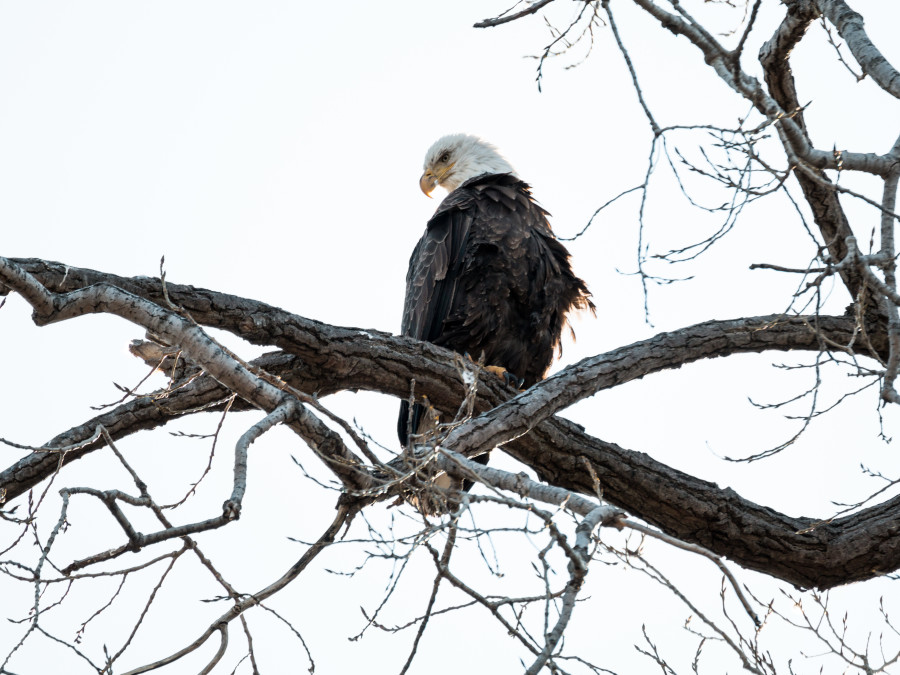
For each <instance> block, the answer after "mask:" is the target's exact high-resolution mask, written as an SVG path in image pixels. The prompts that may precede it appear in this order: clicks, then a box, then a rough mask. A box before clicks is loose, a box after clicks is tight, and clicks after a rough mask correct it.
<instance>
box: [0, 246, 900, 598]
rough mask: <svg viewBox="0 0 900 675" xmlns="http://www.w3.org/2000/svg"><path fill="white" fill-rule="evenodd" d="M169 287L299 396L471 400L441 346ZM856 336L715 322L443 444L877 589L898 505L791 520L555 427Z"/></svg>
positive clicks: (670, 529)
mask: <svg viewBox="0 0 900 675" xmlns="http://www.w3.org/2000/svg"><path fill="white" fill-rule="evenodd" d="M20 262H21V264H22V265H23V267H25V268H26V269H28V271H29V272H30V273H32V274H33V275H35V276H36V277H37V278H38V279H40V280H41V282H42V283H45V284H47V286H48V287H49V288H51V289H53V290H55V291H72V290H76V289H78V288H82V287H84V286H85V285H89V284H92V283H98V282H100V281H103V282H105V283H113V282H115V283H117V284H121V285H122V286H124V287H126V288H127V289H128V290H129V291H130V292H132V293H135V294H137V295H140V296H142V297H145V298H147V299H152V300H155V301H160V300H161V284H160V282H159V280H155V279H146V278H138V279H122V278H116V277H113V276H111V275H105V274H102V273H99V272H94V271H92V270H81V269H73V268H66V267H65V266H62V265H59V264H57V263H44V262H42V261H35V260H29V261H20ZM167 289H168V294H169V297H170V298H171V299H172V300H173V301H174V302H176V303H177V304H179V305H181V306H182V307H184V308H185V309H188V310H189V312H190V314H191V315H192V317H193V318H194V319H195V320H196V321H198V322H199V323H201V324H205V325H211V326H216V327H219V328H224V329H226V330H231V331H232V332H235V333H236V334H238V335H241V336H242V337H244V338H245V339H248V340H250V341H252V342H255V343H257V344H270V345H277V346H280V347H282V348H283V349H284V350H285V352H289V353H284V352H279V353H274V354H269V355H266V356H263V357H261V358H260V359H258V360H257V361H256V362H254V364H253V365H255V366H258V367H260V368H263V369H265V370H266V371H267V372H270V373H272V374H273V375H277V376H279V377H281V378H282V379H284V380H285V381H286V382H287V383H288V384H290V385H291V386H293V387H296V388H297V389H300V390H302V391H305V392H308V393H316V394H318V395H319V396H325V395H327V394H330V393H333V392H336V391H340V390H343V389H367V390H373V391H381V392H384V393H387V394H391V395H394V396H398V397H403V396H406V395H408V388H409V381H410V379H411V378H413V377H415V379H416V389H417V391H418V392H419V393H422V394H425V395H427V396H428V398H429V400H430V401H431V402H432V403H433V404H434V405H435V406H436V407H437V408H438V409H440V410H443V411H446V412H454V411H455V410H456V408H457V406H458V405H459V401H460V399H461V397H462V395H463V391H464V390H463V386H462V384H461V383H459V378H458V374H457V371H456V368H455V366H454V365H453V358H452V354H451V353H450V352H447V351H446V350H443V349H440V348H438V347H435V346H433V345H430V344H427V343H419V342H416V341H413V340H410V339H407V338H402V337H395V336H392V335H388V334H385V333H381V332H378V331H373V330H362V329H358V328H341V327H335V326H329V325H326V324H322V323H319V322H316V321H311V320H309V319H305V318H303V317H299V316H296V315H293V314H290V313H288V312H285V311H283V310H280V309H277V308H274V307H270V306H267V305H265V304H263V303H258V302H255V301H252V300H248V299H244V298H239V297H235V296H230V295H226V294H222V293H216V292H214V291H209V290H205V289H195V288H192V287H189V286H179V285H174V284H168V285H167ZM854 329H855V326H854V322H853V320H852V319H850V318H847V317H785V316H780V315H772V316H766V317H754V318H746V319H738V320H733V321H710V322H706V323H703V324H698V325H695V326H690V327H687V328H684V329H681V330H678V331H673V332H670V333H662V334H660V335H657V336H655V337H653V338H651V339H649V340H644V341H641V342H638V343H635V344H632V345H628V346H626V347H622V348H619V349H616V350H613V351H611V352H608V353H606V354H602V355H598V356H595V357H591V358H588V359H585V360H583V361H582V362H580V363H578V364H575V365H573V366H570V367H569V368H567V369H565V370H564V371H562V372H560V373H559V374H557V375H555V376H554V377H552V378H549V379H548V380H545V381H544V382H542V383H539V384H538V385H536V386H535V387H532V388H531V389H529V390H528V391H526V392H523V393H522V394H519V395H516V396H514V397H513V398H511V399H509V397H510V396H511V395H513V394H514V392H513V391H511V390H508V389H505V388H504V387H503V386H502V385H501V383H500V382H499V381H495V380H494V379H490V378H489V379H486V380H485V381H483V382H481V383H480V385H479V386H480V389H479V398H478V412H486V414H483V415H480V416H478V417H475V418H474V419H472V420H470V421H468V422H466V423H465V424H464V425H462V426H461V427H459V428H458V429H457V430H456V431H455V432H454V433H453V434H452V435H451V436H450V437H448V438H447V440H446V445H447V447H450V448H451V449H453V450H457V451H460V452H462V453H463V454H469V455H472V454H478V453H480V452H483V451H486V450H490V449H491V448H492V447H493V446H494V445H496V444H498V443H502V444H503V450H504V451H505V452H507V453H509V454H510V455H511V456H513V457H515V458H516V459H518V460H520V461H522V462H523V463H525V464H526V465H528V466H529V467H531V468H533V469H534V470H535V471H536V472H537V473H538V475H539V476H540V477H541V478H542V479H543V480H545V481H547V482H548V483H551V484H553V485H557V486H560V487H564V488H567V489H571V490H575V491H578V492H582V493H584V494H588V495H590V494H593V489H594V486H593V481H592V477H591V472H590V470H588V468H587V464H589V465H590V466H591V469H592V470H593V471H594V473H595V474H596V475H597V476H599V478H600V480H601V486H602V488H603V493H604V498H605V499H607V500H608V501H609V502H610V503H612V504H615V505H617V506H620V507H622V508H624V509H625V510H627V511H629V512H630V513H632V514H633V515H635V516H637V517H640V518H642V519H644V520H646V521H647V522H649V523H651V524H653V525H656V526H658V527H659V528H660V529H662V530H663V531H665V532H666V533H668V534H671V535H673V536H675V537H678V538H679V539H683V540H685V541H688V542H694V543H699V544H701V545H703V546H705V547H707V548H709V549H710V550H713V551H715V552H716V553H718V554H721V555H724V556H727V557H729V558H731V559H732V560H734V561H735V562H738V563H740V564H741V565H743V566H745V567H748V568H751V569H756V570H759V571H762V572H765V573H767V574H771V575H773V576H776V577H779V578H781V579H784V580H786V581H789V582H790V583H793V584H795V585H797V586H803V587H812V586H817V587H820V588H827V587H831V586H835V585H839V584H843V583H849V582H851V581H857V580H861V579H866V578H870V577H872V576H876V575H878V574H883V573H885V572H888V571H891V570H894V569H897V568H898V567H900V547H896V546H894V545H892V541H893V540H894V538H895V535H896V528H897V526H896V525H895V521H896V513H897V512H898V509H900V499H895V500H891V501H889V502H885V503H884V504H881V505H878V506H875V507H872V508H869V509H866V510H864V511H861V512H860V513H857V514H854V515H852V516H847V517H844V518H840V519H837V520H835V521H832V522H829V523H827V524H817V521H816V520H815V519H812V518H793V517H788V516H786V515H784V514H781V513H778V512H777V511H775V510H773V509H770V508H768V507H765V506H761V505H758V504H754V503H752V502H750V501H748V500H746V499H743V498H742V497H740V495H738V494H736V493H735V492H733V491H732V490H730V489H724V490H723V489H721V488H719V487H718V486H716V485H715V484H713V483H709V482H707V481H702V480H699V479H697V478H694V477H693V476H690V475H688V474H685V473H682V472H680V471H677V470H675V469H672V468H671V467H668V466H666V465H665V464H662V463H660V462H657V461H656V460H654V459H652V458H651V457H650V456H648V455H646V454H644V453H641V452H635V451H632V450H626V449H624V448H621V447H619V446H617V445H615V444H612V443H608V442H605V441H603V440H600V439H597V438H593V437H591V436H590V435H588V434H586V433H585V432H584V430H583V429H580V428H579V427H578V426H577V425H574V424H572V423H570V422H567V421H565V420H561V419H559V418H555V417H552V415H553V413H554V412H556V411H559V410H561V409H563V408H565V407H566V406H568V405H570V404H571V403H573V402H574V401H576V400H580V399H581V398H584V397H585V396H590V395H591V394H593V393H595V392H597V391H600V390H602V389H607V388H610V387H614V386H617V385H618V384H621V383H623V382H628V381H631V380H634V379H638V378H641V377H644V376H645V375H649V374H652V373H654V372H659V371H661V370H666V369H671V368H679V367H681V366H683V365H686V364H689V363H691V362H693V361H697V360H700V359H706V358H716V357H724V356H728V355H730V354H736V353H758V352H763V351H786V350H811V351H817V350H820V349H823V348H824V345H825V343H826V342H827V343H828V344H830V345H833V346H838V347H839V346H840V345H846V344H848V343H849V342H850V340H851V339H852V338H853V335H854ZM871 334H872V335H875V336H877V338H878V339H877V340H875V341H874V342H873V345H872V346H873V349H875V350H877V351H879V352H883V350H884V349H885V341H884V336H883V333H878V332H877V331H875V330H874V329H873V330H872V332H871ZM229 395H230V392H229V391H228V390H226V389H225V388H224V387H222V386H221V385H219V384H217V383H216V382H215V381H214V380H212V378H209V377H207V376H203V377H200V378H198V379H197V380H196V381H194V382H193V383H191V384H190V385H188V386H186V387H184V388H183V389H180V390H178V391H176V392H175V393H173V394H171V395H169V396H168V397H167V398H166V399H165V401H164V403H163V405H160V404H159V403H158V402H156V401H152V400H150V399H138V400H135V401H131V402H129V403H126V404H123V405H121V406H120V407H119V408H117V409H115V410H112V411H110V412H107V413H104V414H103V415H99V416H97V417H96V418H94V419H93V420H90V421H88V422H86V423H85V424H83V425H80V426H79V427H76V428H73V429H70V430H69V431H67V432H65V433H63V434H60V435H59V436H57V437H56V438H54V439H52V440H51V441H50V442H48V443H47V445H48V446H49V447H54V446H60V445H70V444H74V443H78V442H83V441H85V440H86V439H89V438H90V437H91V435H92V434H93V433H94V430H95V429H96V425H97V424H98V423H102V424H103V425H104V426H105V427H106V428H107V429H108V430H109V431H110V434H111V435H112V437H113V438H121V437H124V436H127V435H129V434H131V433H135V432H137V431H140V430H144V429H150V428H153V427H157V426H160V425H163V424H165V423H166V422H167V421H169V420H170V419H171V418H172V416H173V415H177V414H182V413H184V412H189V411H194V410H196V409H198V408H200V407H204V406H210V405H213V404H215V403H216V402H219V401H222V400H224V399H225V398H226V397H227V396H229ZM504 401H505V402H504ZM237 407H238V409H240V408H242V407H249V404H239V405H238V406H237ZM523 420H528V422H527V423H525V422H523ZM530 427H531V428H530ZM529 428H530V431H529ZM525 432H528V433H525ZM511 439H515V440H511ZM99 447H102V443H100V442H96V443H94V444H91V445H87V446H85V447H84V448H82V449H79V450H77V451H73V452H70V453H67V454H66V455H65V456H63V457H62V461H63V463H67V462H69V461H74V460H75V459H78V458H79V457H81V456H83V455H84V454H85V453H87V452H90V451H92V450H94V449H97V448H99ZM59 461H60V458H59V456H58V455H55V454H48V453H35V454H32V455H30V456H28V457H26V458H24V459H23V460H21V461H20V462H18V463H17V464H16V465H14V466H12V467H10V468H8V469H7V470H6V471H4V472H3V473H2V474H0V488H5V489H6V490H7V496H8V498H9V499H12V498H14V497H15V496H18V495H20V494H22V493H23V492H24V491H25V490H27V489H28V488H29V487H31V486H34V485H36V484H37V483H38V482H40V481H41V480H43V479H45V478H47V477H48V476H50V475H52V473H53V472H54V471H55V470H56V469H57V467H58V465H59Z"/></svg>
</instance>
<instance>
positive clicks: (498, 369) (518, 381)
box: [484, 366, 524, 389]
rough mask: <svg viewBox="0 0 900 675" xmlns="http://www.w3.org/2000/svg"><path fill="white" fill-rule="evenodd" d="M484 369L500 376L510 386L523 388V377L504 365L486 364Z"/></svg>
mask: <svg viewBox="0 0 900 675" xmlns="http://www.w3.org/2000/svg"><path fill="white" fill-rule="evenodd" d="M484 369H485V370H487V371H489V372H491V373H493V374H494V375H496V376H497V377H499V378H500V379H501V380H503V381H504V382H505V383H506V384H507V385H509V386H510V387H514V388H515V389H521V388H522V384H523V383H524V380H522V378H521V377H516V376H515V375H513V374H512V373H511V372H509V371H508V370H507V369H506V368H504V367H503V366H485V367H484Z"/></svg>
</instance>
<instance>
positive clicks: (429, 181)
mask: <svg viewBox="0 0 900 675" xmlns="http://www.w3.org/2000/svg"><path fill="white" fill-rule="evenodd" d="M435 185H437V177H436V176H435V175H434V174H433V173H431V171H426V172H425V173H423V174H422V177H421V178H420V179H419V187H420V188H422V192H424V193H425V196H426V197H431V193H432V191H433V190H434V186H435Z"/></svg>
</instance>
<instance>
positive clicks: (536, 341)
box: [397, 134, 594, 461]
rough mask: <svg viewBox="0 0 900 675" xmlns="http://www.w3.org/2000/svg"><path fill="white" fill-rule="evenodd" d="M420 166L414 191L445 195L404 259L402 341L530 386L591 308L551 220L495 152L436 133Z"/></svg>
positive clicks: (406, 420) (407, 422) (401, 431)
mask: <svg viewBox="0 0 900 675" xmlns="http://www.w3.org/2000/svg"><path fill="white" fill-rule="evenodd" d="M424 168H425V171H424V173H423V174H422V177H421V178H420V179H419V186H420V187H421V188H422V191H423V192H424V193H425V194H426V195H428V196H431V192H432V190H434V188H435V186H440V187H443V188H445V189H446V190H447V191H448V192H449V194H448V195H447V197H446V198H445V199H444V200H443V201H442V202H441V204H440V205H439V206H438V208H437V211H435V214H434V215H433V216H432V217H431V220H429V221H428V224H427V226H426V228H425V233H424V234H423V235H422V238H421V239H420V240H419V243H418V244H417V245H416V248H415V250H414V251H413V253H412V257H411V258H410V261H409V271H408V273H407V276H406V301H405V303H404V306H403V325H402V332H403V335H408V336H410V337H414V338H417V339H419V340H426V341H428V342H433V343H434V344H436V345H441V346H444V347H448V348H449V349H452V350H454V351H456V352H459V353H460V354H468V355H470V356H471V358H473V359H479V358H481V357H482V356H483V358H484V363H485V364H486V365H488V366H498V367H502V368H504V369H506V370H507V371H508V372H509V373H511V374H512V375H513V376H514V377H515V378H517V379H519V380H520V381H521V382H522V383H523V384H524V386H525V387H530V386H531V385H533V384H534V383H535V382H537V381H539V380H541V379H542V378H543V377H544V374H545V373H546V372H547V369H548V368H549V367H550V363H551V361H552V360H553V354H554V351H556V349H557V348H558V347H559V339H560V335H561V334H562V331H563V327H564V326H565V325H566V323H567V322H566V316H567V314H568V313H569V312H570V311H571V310H573V309H590V310H591V311H592V312H593V311H594V305H593V303H592V302H591V301H590V293H588V290H587V286H585V283H584V282H583V281H582V280H581V279H579V278H578V277H576V276H575V275H574V274H573V273H572V267H571V265H570V264H569V253H568V251H566V249H565V247H564V246H563V245H562V244H560V243H559V241H557V240H556V237H554V236H553V232H552V231H551V229H550V224H549V223H548V222H547V216H548V215H549V214H548V213H547V211H545V210H544V209H543V208H541V207H540V206H539V205H538V204H537V203H536V202H535V201H534V199H533V198H532V196H531V188H530V187H529V185H528V184H527V183H525V182H523V181H522V180H520V179H519V177H518V176H517V175H516V172H515V171H514V170H513V168H512V166H510V164H509V163H508V162H507V161H506V160H505V159H504V158H503V157H502V156H501V155H500V153H499V152H498V151H497V149H496V148H495V147H494V146H493V145H491V144H490V143H487V142H485V141H483V140H481V139H480V138H478V137H476V136H469V135H466V134H453V135H450V136H444V137H443V138H440V139H439V140H438V141H437V142H435V143H434V145H432V146H431V148H429V150H428V152H427V153H426V155H425V167H424ZM409 412H410V411H409V403H408V402H407V401H403V402H402V403H401V406H400V418H399V420H398V424H397V431H398V435H399V437H400V442H401V443H402V444H403V445H404V446H405V445H407V443H408V441H409V438H408V432H409V430H412V431H413V432H417V431H418V430H419V422H420V421H421V419H422V414H423V410H422V406H421V405H418V404H417V405H415V406H414V409H413V414H412V416H411V417H410V414H409ZM485 461H486V458H485Z"/></svg>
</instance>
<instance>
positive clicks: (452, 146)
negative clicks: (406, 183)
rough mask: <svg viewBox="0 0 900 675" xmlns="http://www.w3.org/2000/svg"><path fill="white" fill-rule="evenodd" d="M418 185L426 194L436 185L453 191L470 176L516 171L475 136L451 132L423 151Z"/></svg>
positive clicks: (487, 144)
mask: <svg viewBox="0 0 900 675" xmlns="http://www.w3.org/2000/svg"><path fill="white" fill-rule="evenodd" d="M424 169H425V171H424V173H423V174H422V177H421V178H420V179H419V187H420V188H422V192H424V193H425V194H426V195H428V196H429V197H430V196H431V192H432V190H434V188H435V186H436V185H440V186H441V187H442V188H444V189H446V190H447V192H453V191H454V190H455V189H456V188H458V187H459V186H460V185H462V184H463V183H465V182H466V181H467V180H469V179H470V178H475V176H480V175H482V174H485V173H511V174H515V171H514V170H513V168H512V166H511V165H510V163H509V162H507V161H506V160H505V159H504V158H503V156H502V155H501V154H500V153H499V152H498V151H497V148H495V147H494V146H493V145H491V144H490V143H488V142H487V141H483V140H482V139H480V138H478V136H469V135H468V134H450V135H449V136H444V137H442V138H439V139H438V140H436V141H435V142H434V145H432V146H431V147H430V148H428V152H427V153H425V166H424Z"/></svg>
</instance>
